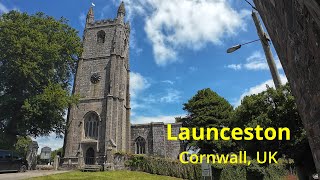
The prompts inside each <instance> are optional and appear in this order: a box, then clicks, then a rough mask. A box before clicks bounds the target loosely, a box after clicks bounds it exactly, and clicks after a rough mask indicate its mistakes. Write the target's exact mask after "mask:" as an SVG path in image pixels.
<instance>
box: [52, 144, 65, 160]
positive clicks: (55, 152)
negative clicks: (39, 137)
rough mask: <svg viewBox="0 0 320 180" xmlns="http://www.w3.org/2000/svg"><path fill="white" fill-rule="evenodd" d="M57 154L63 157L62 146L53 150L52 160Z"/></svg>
mask: <svg viewBox="0 0 320 180" xmlns="http://www.w3.org/2000/svg"><path fill="white" fill-rule="evenodd" d="M57 155H59V156H60V157H61V155H62V147H61V148H59V149H56V150H54V151H52V152H51V157H50V159H51V160H50V161H51V162H53V161H54V158H55V157H56V156H57Z"/></svg>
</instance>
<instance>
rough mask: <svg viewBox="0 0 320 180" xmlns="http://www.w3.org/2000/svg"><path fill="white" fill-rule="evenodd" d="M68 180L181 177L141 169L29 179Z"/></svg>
mask: <svg viewBox="0 0 320 180" xmlns="http://www.w3.org/2000/svg"><path fill="white" fill-rule="evenodd" d="M58 179H59V180H60V179H63V180H68V179H84V180H87V179H92V180H93V179H94V180H99V179H106V180H119V179H121V180H134V179H139V180H140V179H141V180H149V179H150V180H151V179H152V180H178V179H179V178H174V177H169V176H160V175H155V174H149V173H145V172H139V171H105V172H81V171H72V172H68V173H61V174H55V175H49V176H41V177H36V178H31V179H29V180H58Z"/></svg>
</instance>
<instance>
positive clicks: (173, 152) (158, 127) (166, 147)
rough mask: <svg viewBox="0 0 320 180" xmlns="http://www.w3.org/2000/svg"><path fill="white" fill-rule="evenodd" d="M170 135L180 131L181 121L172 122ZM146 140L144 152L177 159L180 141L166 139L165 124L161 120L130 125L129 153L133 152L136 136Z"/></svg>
mask: <svg viewBox="0 0 320 180" xmlns="http://www.w3.org/2000/svg"><path fill="white" fill-rule="evenodd" d="M171 125H172V135H174V136H177V135H178V134H179V132H180V127H182V125H181V123H172V124H171ZM139 136H140V137H142V138H144V139H145V140H146V154H147V155H150V156H158V157H165V158H171V159H177V158H178V157H179V154H180V152H181V151H182V144H181V142H180V141H168V140H167V124H164V123H162V122H156V123H149V124H135V125H131V153H133V154H134V153H135V151H136V147H135V141H136V139H137V138H138V137H139Z"/></svg>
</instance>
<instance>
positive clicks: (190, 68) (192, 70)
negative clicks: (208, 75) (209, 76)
mask: <svg viewBox="0 0 320 180" xmlns="http://www.w3.org/2000/svg"><path fill="white" fill-rule="evenodd" d="M188 69H189V72H195V71H197V70H198V68H196V67H194V66H190V67H189V68H188Z"/></svg>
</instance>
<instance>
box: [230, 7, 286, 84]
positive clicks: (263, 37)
mask: <svg viewBox="0 0 320 180" xmlns="http://www.w3.org/2000/svg"><path fill="white" fill-rule="evenodd" d="M257 14H258V13H257V12H255V11H252V14H251V15H252V18H253V21H254V24H255V26H256V28H257V32H258V35H259V39H257V40H254V41H250V42H247V43H243V44H238V45H235V46H232V47H231V48H229V49H227V53H232V52H234V51H236V50H238V49H240V48H241V46H242V45H245V44H249V43H253V42H256V41H259V40H260V41H261V44H262V47H263V50H264V53H265V56H266V59H267V62H268V66H269V69H270V72H271V76H272V79H273V82H274V85H275V87H276V89H277V88H279V87H280V86H281V80H280V76H279V73H278V70H277V66H276V63H275V62H274V59H273V55H272V53H271V50H270V45H269V41H270V39H269V38H268V35H267V34H266V33H265V32H264V31H263V29H262V26H261V24H260V21H259V19H258V15H257Z"/></svg>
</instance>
